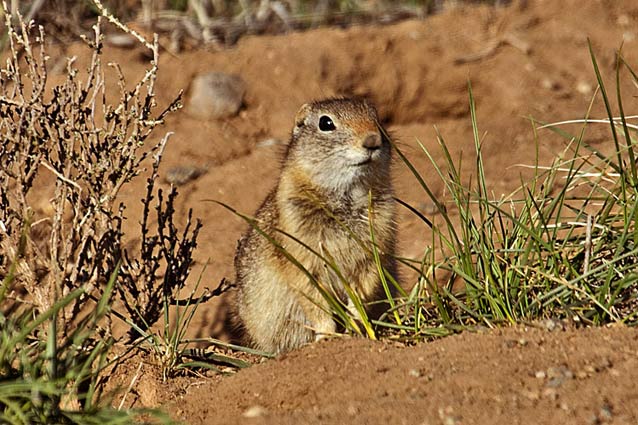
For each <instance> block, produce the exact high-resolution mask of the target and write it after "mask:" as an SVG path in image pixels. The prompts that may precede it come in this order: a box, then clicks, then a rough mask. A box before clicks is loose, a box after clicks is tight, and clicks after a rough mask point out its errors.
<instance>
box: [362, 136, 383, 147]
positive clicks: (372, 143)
mask: <svg viewBox="0 0 638 425" xmlns="http://www.w3.org/2000/svg"><path fill="white" fill-rule="evenodd" d="M361 145H362V146H363V147H364V148H366V149H368V150H371V151H374V150H377V149H379V148H380V147H381V136H380V135H379V134H377V133H370V134H368V135H367V136H365V137H364V138H363V143H362V144H361Z"/></svg>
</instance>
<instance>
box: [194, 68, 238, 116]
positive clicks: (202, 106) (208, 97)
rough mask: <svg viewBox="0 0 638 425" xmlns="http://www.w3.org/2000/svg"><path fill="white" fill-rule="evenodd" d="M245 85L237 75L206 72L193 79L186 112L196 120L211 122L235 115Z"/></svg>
mask: <svg viewBox="0 0 638 425" xmlns="http://www.w3.org/2000/svg"><path fill="white" fill-rule="evenodd" d="M245 94H246V84H245V83H244V81H243V80H242V79H241V77H239V76H238V75H234V74H225V73H223V72H208V73H206V74H200V75H198V76H196V77H195V78H193V81H192V82H191V85H190V90H189V99H188V103H187V107H186V110H187V112H188V113H189V114H191V115H192V116H194V117H196V118H200V119H204V120H213V119H221V118H228V117H232V116H235V115H237V113H238V112H239V109H240V108H241V106H242V104H243V102H244V95H245Z"/></svg>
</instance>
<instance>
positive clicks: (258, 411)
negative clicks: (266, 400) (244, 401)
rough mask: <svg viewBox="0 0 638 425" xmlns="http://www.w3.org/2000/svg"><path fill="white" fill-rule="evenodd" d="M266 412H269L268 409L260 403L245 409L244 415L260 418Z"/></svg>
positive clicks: (245, 416)
mask: <svg viewBox="0 0 638 425" xmlns="http://www.w3.org/2000/svg"><path fill="white" fill-rule="evenodd" d="M266 413H267V410H266V409H264V408H263V407H261V406H259V405H255V406H252V407H249V408H248V409H246V410H244V414H243V416H244V418H258V417H260V416H264V415H265V414H266Z"/></svg>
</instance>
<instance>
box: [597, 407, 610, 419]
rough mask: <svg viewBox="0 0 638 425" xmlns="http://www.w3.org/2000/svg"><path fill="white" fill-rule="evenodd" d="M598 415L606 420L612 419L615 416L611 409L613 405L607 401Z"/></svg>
mask: <svg viewBox="0 0 638 425" xmlns="http://www.w3.org/2000/svg"><path fill="white" fill-rule="evenodd" d="M598 417H599V418H600V419H602V420H604V421H610V420H611V419H612V417H613V412H612V409H611V406H610V405H609V404H607V403H605V404H604V405H603V406H602V407H601V408H600V413H599V414H598Z"/></svg>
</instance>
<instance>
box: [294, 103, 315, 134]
mask: <svg viewBox="0 0 638 425" xmlns="http://www.w3.org/2000/svg"><path fill="white" fill-rule="evenodd" d="M311 109H312V107H311V106H310V104H309V103H304V105H303V106H302V107H301V108H300V109H299V112H297V115H295V129H297V128H299V127H301V126H302V125H304V122H305V121H306V118H308V115H310V110H311Z"/></svg>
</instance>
